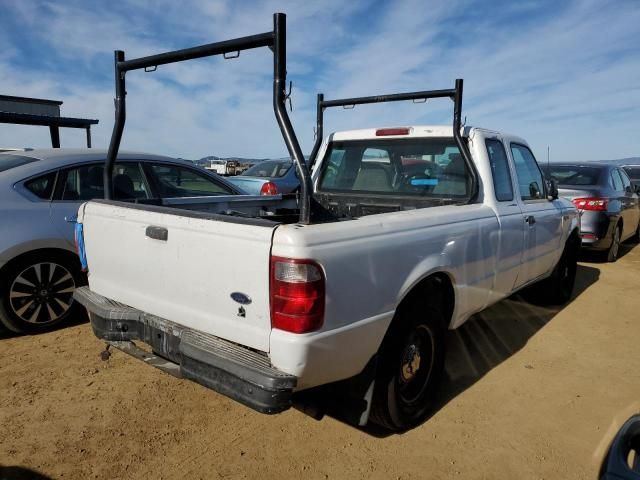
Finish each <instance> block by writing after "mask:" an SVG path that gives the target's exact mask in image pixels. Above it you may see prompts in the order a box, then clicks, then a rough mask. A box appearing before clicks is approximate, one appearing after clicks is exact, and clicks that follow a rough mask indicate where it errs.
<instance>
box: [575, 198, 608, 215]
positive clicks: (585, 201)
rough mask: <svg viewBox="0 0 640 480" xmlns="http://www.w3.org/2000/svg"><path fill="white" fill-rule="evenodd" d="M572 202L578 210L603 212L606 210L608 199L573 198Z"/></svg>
mask: <svg viewBox="0 0 640 480" xmlns="http://www.w3.org/2000/svg"><path fill="white" fill-rule="evenodd" d="M573 204H574V205H575V206H576V208H577V209H578V210H594V211H596V212H604V211H606V210H607V206H608V204H609V201H608V200H607V199H606V198H595V197H594V198H574V199H573Z"/></svg>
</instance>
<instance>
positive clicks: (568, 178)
mask: <svg viewBox="0 0 640 480" xmlns="http://www.w3.org/2000/svg"><path fill="white" fill-rule="evenodd" d="M546 170H547V174H548V175H549V176H550V177H551V178H553V179H554V180H555V181H556V182H558V185H571V186H578V185H585V186H586V185H598V183H599V181H600V175H601V173H602V168H601V167H588V166H578V165H549V166H548V167H547V168H546Z"/></svg>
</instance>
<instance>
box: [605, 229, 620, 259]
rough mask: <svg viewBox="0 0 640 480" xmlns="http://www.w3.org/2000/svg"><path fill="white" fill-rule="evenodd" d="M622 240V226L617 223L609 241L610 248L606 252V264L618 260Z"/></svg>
mask: <svg viewBox="0 0 640 480" xmlns="http://www.w3.org/2000/svg"><path fill="white" fill-rule="evenodd" d="M621 238H622V225H620V224H619V223H618V225H616V229H615V230H614V232H613V238H612V239H611V246H610V247H609V250H607V262H615V261H616V260H617V259H618V254H619V253H620V239H621Z"/></svg>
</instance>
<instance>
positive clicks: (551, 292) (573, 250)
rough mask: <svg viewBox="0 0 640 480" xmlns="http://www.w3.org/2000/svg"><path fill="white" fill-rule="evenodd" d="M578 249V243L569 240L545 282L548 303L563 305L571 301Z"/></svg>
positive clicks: (544, 288)
mask: <svg viewBox="0 0 640 480" xmlns="http://www.w3.org/2000/svg"><path fill="white" fill-rule="evenodd" d="M578 248H579V244H578V243H577V242H573V241H571V240H569V241H568V242H567V244H566V245H565V247H564V251H563V252H562V256H561V257H560V260H558V263H557V264H556V266H555V268H554V269H553V272H552V273H551V276H550V277H549V278H548V279H547V280H545V281H544V285H543V290H544V291H545V292H546V293H547V294H548V297H547V299H548V303H551V304H553V305H562V304H564V303H567V302H568V301H569V300H571V295H572V294H573V287H574V285H575V283H576V272H577V270H578Z"/></svg>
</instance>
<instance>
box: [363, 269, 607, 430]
mask: <svg viewBox="0 0 640 480" xmlns="http://www.w3.org/2000/svg"><path fill="white" fill-rule="evenodd" d="M599 276H600V270H598V269H597V268H593V267H590V266H585V265H578V272H577V277H576V284H575V288H574V294H573V297H572V300H571V301H574V300H575V298H576V297H578V296H579V295H581V294H582V293H583V292H584V291H585V290H586V289H587V288H588V287H589V286H590V285H592V284H593V283H595V282H596V281H597V280H598V278H599ZM565 306H566V305H565ZM565 306H559V307H545V306H539V305H535V304H532V303H529V302H527V301H526V300H525V299H524V298H523V296H522V295H518V294H516V295H515V296H513V297H510V298H507V299H505V300H503V301H501V302H499V303H497V304H496V305H493V306H492V307H490V308H488V309H487V310H484V311H483V312H480V313H479V314H476V315H474V316H473V317H472V318H470V319H469V321H467V322H466V323H465V324H464V325H462V326H461V327H460V328H458V329H456V330H452V331H450V332H449V336H448V342H447V349H448V350H447V360H446V364H445V375H444V379H443V381H442V384H441V387H440V391H439V392H438V395H437V398H436V399H435V402H434V407H433V409H432V412H431V415H430V416H433V415H434V414H435V413H437V412H438V411H439V410H441V409H442V408H444V407H445V406H446V405H447V404H448V403H449V402H450V401H451V400H452V399H454V398H455V397H457V396H458V395H460V394H461V393H462V392H464V391H465V390H466V389H468V388H469V387H471V386H472V385H473V384H475V383H476V382H478V381H479V380H480V379H482V377H484V376H485V375H486V374H487V373H489V372H490V371H491V370H492V369H494V368H495V367H497V366H498V365H500V364H501V363H502V362H504V361H505V360H507V359H508V358H510V357H511V356H512V355H514V354H515V353H517V352H518V351H519V350H520V349H522V348H523V347H524V346H525V345H526V343H527V342H528V340H529V339H530V338H531V337H533V336H534V335H535V334H536V333H537V332H538V331H539V330H540V329H542V328H543V327H544V326H545V325H547V323H549V322H550V321H551V320H552V319H553V318H554V317H555V316H556V315H557V314H558V312H560V311H561V310H562V309H563V308H564V307H565ZM425 421H428V419H427V420H425ZM362 430H363V431H364V432H366V433H368V434H370V435H373V436H375V437H380V438H384V437H386V436H389V432H387V431H386V430H382V429H379V428H377V427H376V426H375V425H372V426H367V427H365V428H364V429H362Z"/></svg>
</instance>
